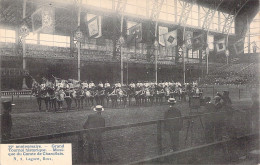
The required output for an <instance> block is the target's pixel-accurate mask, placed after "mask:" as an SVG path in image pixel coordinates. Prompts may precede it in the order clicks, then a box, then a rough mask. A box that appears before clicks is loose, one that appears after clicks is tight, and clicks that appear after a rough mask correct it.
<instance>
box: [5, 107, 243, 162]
mask: <svg viewBox="0 0 260 165" xmlns="http://www.w3.org/2000/svg"><path fill="white" fill-rule="evenodd" d="M226 113H227V112H217V113H204V114H198V113H197V114H195V115H189V116H183V117H177V118H172V119H168V120H177V119H178V120H180V119H182V120H183V122H184V125H185V126H186V127H183V128H187V130H184V129H182V131H181V133H180V136H185V138H180V145H181V148H183V147H185V146H187V145H186V144H187V143H188V141H189V140H190V144H189V147H192V146H194V145H201V144H204V138H205V130H204V127H203V124H207V123H209V119H210V116H211V117H213V116H215V115H220V114H222V115H223V116H226V115H225V114H226ZM234 113H238V114H240V115H239V117H238V118H237V117H236V119H234V120H232V121H235V122H246V120H244V119H242V118H241V117H243V116H244V114H243V115H241V112H239V111H234ZM212 115H213V116H212ZM233 116H235V115H233ZM197 119H200V120H197ZM164 121H165V120H155V121H147V122H142V123H134V124H126V125H119V126H111V127H105V128H97V129H87V130H77V131H71V132H64V133H57V134H50V135H42V136H33V137H25V138H17V139H10V140H8V141H2V142H3V143H35V142H39V141H45V142H48V143H50V142H52V143H53V142H56V143H57V140H58V142H64V140H62V139H63V138H67V137H72V136H76V139H74V140H75V141H76V144H75V146H77V148H76V149H75V150H74V152H73V155H74V159H75V160H74V162H75V161H76V162H77V163H82V162H83V161H84V152H85V148H84V145H85V142H84V135H86V134H88V133H89V132H90V131H93V130H99V131H104V133H103V136H104V134H106V136H105V137H106V138H104V140H103V145H105V146H106V145H108V144H111V146H110V147H107V148H108V149H110V151H109V152H110V154H113V152H111V150H112V151H115V150H116V152H117V154H119V155H120V154H122V155H121V156H120V158H122V156H123V155H124V156H129V155H131V152H132V150H131V149H133V148H135V146H134V144H133V143H137V142H139V143H138V144H137V146H136V147H137V148H138V146H142V145H143V144H145V146H146V148H141V150H142V151H141V152H142V153H143V154H144V152H145V151H144V149H146V150H149V151H146V152H149V153H148V154H150V155H149V156H152V157H154V156H158V155H161V154H163V152H164V151H165V150H167V149H169V144H167V143H166V142H167V136H165V134H164V131H163V128H164V127H163V123H164ZM196 121H198V122H196ZM199 121H200V122H199ZM202 121H203V122H202ZM225 123H226V124H230V123H231V122H230V121H229V122H225ZM200 124H201V125H200ZM245 125H248V124H247V123H246V124H245V123H239V124H238V126H239V128H238V130H237V131H238V132H239V133H240V134H243V133H244V132H246V133H248V130H246V129H245V130H244V132H243V131H241V128H240V126H245ZM143 127H144V129H143V130H140V129H141V128H143ZM195 127H198V128H195ZM228 127H229V126H228ZM132 128H134V130H131V129H132ZM246 128H247V127H246ZM127 129H130V130H128V131H126V130H127ZM192 129H194V130H196V131H192ZM136 130H139V133H140V134H142V135H140V134H138V136H137V137H135V134H136V132H135V131H136ZM233 130H234V128H233ZM114 131H121V132H114ZM124 131H125V132H124ZM144 132H145V133H146V134H145V133H144ZM226 133H229V131H227V132H224V133H223V136H224V135H225V134H226ZM246 133H244V134H246ZM109 134H112V135H113V136H115V137H113V138H114V139H116V144H117V145H118V143H120V140H118V138H119V137H121V136H123V137H122V139H123V140H122V142H121V146H116V145H115V144H113V143H114V142H112V140H111V135H109ZM132 134H134V135H132ZM143 134H145V135H143ZM130 135H131V136H134V137H132V139H131V138H130V141H127V138H128V137H129V136H130ZM188 135H189V136H188ZM194 136H195V137H197V140H198V139H199V141H203V143H201V142H199V143H198V142H196V140H194V139H193V138H194ZM238 136H241V135H238ZM140 137H142V138H141V139H140ZM113 138H112V139H113ZM55 139H56V141H55ZM109 139H110V140H109ZM147 139H149V140H147ZM131 140H132V141H131ZM184 140H185V141H184ZM192 140H193V141H192ZM65 141H66V140H65ZM75 141H74V142H75ZM108 141H109V143H108ZM125 141H127V142H125ZM194 141H195V142H194ZM69 142H70V143H73V142H72V140H71V139H70V140H69ZM124 142H125V143H124ZM149 142H150V143H149ZM154 144H156V145H155V146H149V145H154ZM127 145H129V146H127ZM75 146H74V147H75ZM114 147H118V148H116V149H114ZM129 147H130V149H129ZM105 148H106V147H105ZM111 148H112V149H111ZM122 148H123V149H126V148H127V149H128V150H127V153H124V151H120V149H122ZM154 148H155V151H154V150H153V149H154ZM105 150H106V149H105ZM150 150H151V151H150ZM132 154H133V153H132ZM145 154H146V153H145ZM145 157H147V155H145ZM141 159H142V158H140V159H139V160H141ZM129 161H137V160H132V159H131V160H128V163H129ZM120 163H122V162H120Z"/></svg>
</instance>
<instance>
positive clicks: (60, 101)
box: [55, 89, 66, 109]
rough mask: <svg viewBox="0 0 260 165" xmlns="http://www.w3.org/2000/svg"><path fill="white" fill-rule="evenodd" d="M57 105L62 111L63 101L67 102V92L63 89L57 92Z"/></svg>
mask: <svg viewBox="0 0 260 165" xmlns="http://www.w3.org/2000/svg"><path fill="white" fill-rule="evenodd" d="M55 95H56V99H57V103H58V109H62V106H63V101H64V100H65V95H66V94H65V92H64V91H63V89H60V90H57V91H56V92H55Z"/></svg>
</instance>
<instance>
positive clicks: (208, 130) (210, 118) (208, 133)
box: [204, 97, 216, 143]
mask: <svg viewBox="0 0 260 165" xmlns="http://www.w3.org/2000/svg"><path fill="white" fill-rule="evenodd" d="M205 109H206V113H212V114H209V115H206V117H205V119H204V120H205V139H206V142H207V143H211V142H213V141H214V131H215V125H214V123H215V114H214V112H216V109H215V105H214V103H212V102H211V98H210V97H206V98H205Z"/></svg>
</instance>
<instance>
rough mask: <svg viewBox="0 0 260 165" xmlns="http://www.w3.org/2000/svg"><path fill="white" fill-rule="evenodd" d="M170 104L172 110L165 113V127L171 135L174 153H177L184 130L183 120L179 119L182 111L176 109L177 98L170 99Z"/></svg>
mask: <svg viewBox="0 0 260 165" xmlns="http://www.w3.org/2000/svg"><path fill="white" fill-rule="evenodd" d="M168 103H169V104H170V108H169V109H168V110H167V111H166V112H165V113H164V119H165V122H164V126H165V130H166V131H168V132H169V134H170V139H171V147H172V151H176V150H177V149H178V148H179V133H180V130H181V129H182V126H183V121H182V119H181V118H177V117H181V111H180V110H179V109H177V108H176V107H174V104H175V103H176V100H175V98H169V100H168ZM172 118H177V119H172Z"/></svg>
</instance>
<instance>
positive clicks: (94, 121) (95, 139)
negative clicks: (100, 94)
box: [83, 105, 105, 163]
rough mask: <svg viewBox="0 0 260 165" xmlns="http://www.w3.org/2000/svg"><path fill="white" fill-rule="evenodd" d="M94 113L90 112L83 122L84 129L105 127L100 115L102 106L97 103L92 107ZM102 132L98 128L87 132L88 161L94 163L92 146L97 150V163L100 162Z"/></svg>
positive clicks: (102, 109)
mask: <svg viewBox="0 0 260 165" xmlns="http://www.w3.org/2000/svg"><path fill="white" fill-rule="evenodd" d="M93 110H94V111H95V112H96V114H91V115H89V116H88V119H87V121H86V122H85V124H84V126H83V128H84V129H93V128H102V127H105V119H104V117H103V116H102V115H101V112H102V111H104V108H103V106H101V105H97V106H96V107H95V108H94V109H93ZM102 133H103V131H100V130H92V131H90V132H88V134H87V136H86V138H87V143H88V160H89V163H94V161H95V160H94V146H95V148H96V152H97V158H98V163H102V149H103V148H102Z"/></svg>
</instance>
